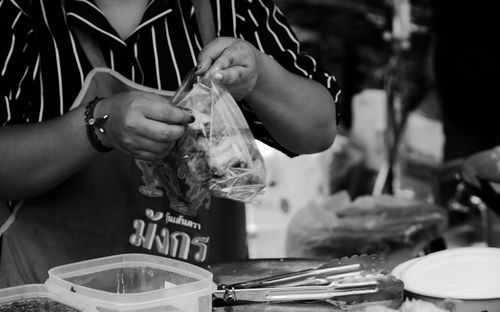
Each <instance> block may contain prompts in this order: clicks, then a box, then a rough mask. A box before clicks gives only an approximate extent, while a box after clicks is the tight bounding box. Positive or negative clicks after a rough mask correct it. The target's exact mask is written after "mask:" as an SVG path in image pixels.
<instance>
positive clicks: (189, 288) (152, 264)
mask: <svg viewBox="0 0 500 312" xmlns="http://www.w3.org/2000/svg"><path fill="white" fill-rule="evenodd" d="M48 273H49V278H48V280H47V282H46V283H45V284H46V285H47V287H48V288H50V289H51V291H53V292H55V293H59V294H60V295H62V296H64V295H66V294H71V293H76V294H77V295H78V296H79V297H81V298H84V299H86V300H88V301H89V302H92V303H93V304H95V306H96V308H97V310H98V311H103V312H108V311H109V312H111V311H113V312H114V311H147V312H153V311H169V312H170V311H172V312H173V311H175V312H178V311H181V312H210V311H212V292H213V291H214V290H215V289H216V285H215V284H214V283H213V281H212V278H213V275H212V273H210V272H209V271H207V270H204V269H202V268H200V267H197V266H195V265H192V264H189V263H185V262H181V261H177V260H173V259H168V258H165V257H160V256H153V255H146V254H122V255H116V256H110V257H104V258H98V259H93V260H88V261H81V262H76V263H72V264H67V265H63V266H59V267H55V268H52V269H50V270H49V272H48Z"/></svg>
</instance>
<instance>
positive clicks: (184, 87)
mask: <svg viewBox="0 0 500 312" xmlns="http://www.w3.org/2000/svg"><path fill="white" fill-rule="evenodd" d="M197 70H198V68H197V67H193V68H191V69H190V70H189V72H188V73H187V74H186V76H185V77H184V79H183V80H182V82H181V85H180V86H179V88H177V90H176V91H175V93H174V96H173V97H172V103H173V104H174V105H177V104H178V103H179V101H180V100H181V97H182V95H183V94H184V93H185V92H186V91H188V88H191V87H192V85H193V80H194V79H195V78H196V75H195V73H196V71H197Z"/></svg>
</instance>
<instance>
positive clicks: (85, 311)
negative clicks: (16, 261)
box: [0, 284, 96, 312]
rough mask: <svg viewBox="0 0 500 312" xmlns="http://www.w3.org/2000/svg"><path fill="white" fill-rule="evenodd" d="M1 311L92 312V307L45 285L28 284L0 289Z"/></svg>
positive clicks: (93, 309)
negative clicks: (54, 291)
mask: <svg viewBox="0 0 500 312" xmlns="http://www.w3.org/2000/svg"><path fill="white" fill-rule="evenodd" d="M0 311H5V312H8V311H40V312H44V311H47V312H48V311H61V312H92V311H96V310H95V308H94V307H93V306H92V305H89V304H88V303H85V302H83V301H82V300H79V299H78V298H77V297H76V296H72V295H69V296H59V295H57V294H54V293H52V292H51V291H50V290H49V289H48V288H47V287H46V286H45V285H43V284H27V285H22V286H16V287H10V288H3V289H0Z"/></svg>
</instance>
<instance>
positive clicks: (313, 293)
mask: <svg viewBox="0 0 500 312" xmlns="http://www.w3.org/2000/svg"><path fill="white" fill-rule="evenodd" d="M377 291H378V282H377V281H363V282H352V283H345V284H344V283H343V284H338V283H336V282H332V283H330V284H329V285H327V286H294V287H269V288H267V287H264V288H248V289H234V288H228V289H224V290H216V291H215V292H214V294H213V295H214V298H215V299H222V300H223V301H224V302H225V303H236V302H241V301H244V302H248V301H250V302H285V301H309V300H326V299H334V298H336V297H342V296H353V295H362V294H368V293H375V292H377Z"/></svg>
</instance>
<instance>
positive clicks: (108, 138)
mask: <svg viewBox="0 0 500 312" xmlns="http://www.w3.org/2000/svg"><path fill="white" fill-rule="evenodd" d="M106 114H107V115H109V118H108V120H107V122H106V124H105V125H104V127H103V128H104V130H105V133H104V134H101V133H98V135H99V138H100V139H101V141H102V142H103V144H104V145H106V146H109V147H113V148H115V149H117V150H120V151H122V152H123V153H125V154H128V155H130V156H132V157H134V158H138V159H143V160H159V159H162V158H164V157H165V156H166V155H167V154H168V152H169V151H170V149H171V148H172V146H173V145H174V144H175V141H176V140H177V139H179V138H180V137H182V135H184V132H185V128H186V124H188V123H190V122H193V121H194V117H193V116H192V115H191V114H190V113H189V112H187V111H185V110H182V109H180V108H177V107H174V106H173V105H172V104H171V102H170V100H169V99H168V98H166V97H163V96H160V95H158V94H153V93H147V92H140V91H130V92H123V93H119V94H116V95H113V96H111V97H108V98H106V99H103V100H101V101H100V102H99V103H98V104H97V106H96V108H95V110H94V116H96V117H100V116H103V115H106Z"/></svg>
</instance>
